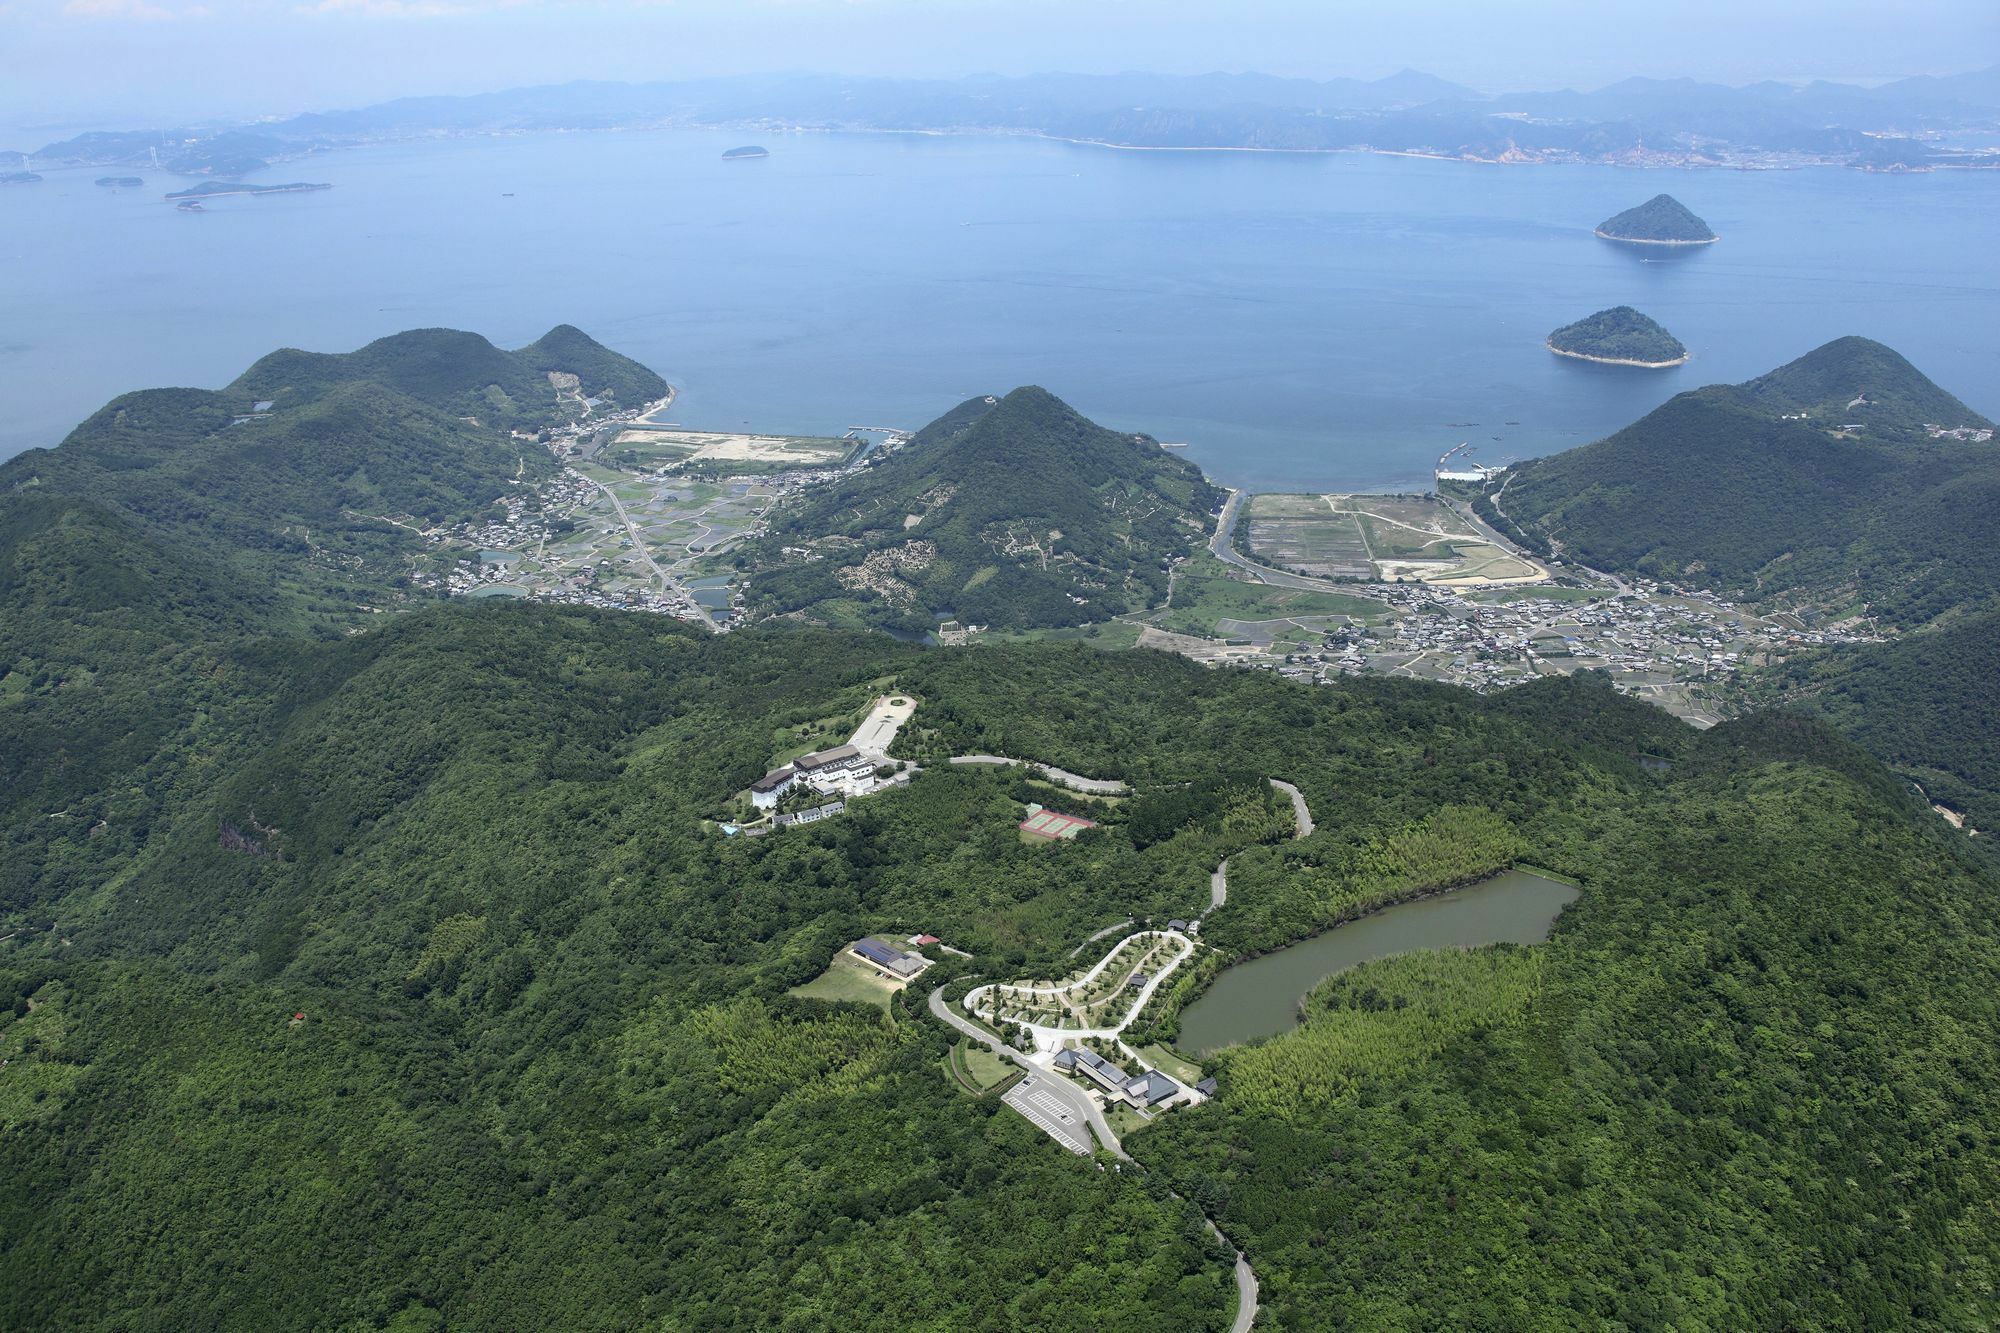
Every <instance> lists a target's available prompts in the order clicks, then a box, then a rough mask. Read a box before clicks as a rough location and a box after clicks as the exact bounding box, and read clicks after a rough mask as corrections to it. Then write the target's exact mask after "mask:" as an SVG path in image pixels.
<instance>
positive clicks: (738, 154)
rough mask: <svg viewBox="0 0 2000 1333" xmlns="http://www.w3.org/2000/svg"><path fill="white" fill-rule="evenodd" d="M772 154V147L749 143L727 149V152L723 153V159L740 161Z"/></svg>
mask: <svg viewBox="0 0 2000 1333" xmlns="http://www.w3.org/2000/svg"><path fill="white" fill-rule="evenodd" d="M770 155H771V150H770V149H768V148H762V147H759V146H758V145H756V144H749V145H746V146H744V147H742V148H731V149H729V150H727V151H726V152H724V153H723V155H722V160H723V161H725V162H738V161H741V160H743V159H745V158H751V157H769V156H770Z"/></svg>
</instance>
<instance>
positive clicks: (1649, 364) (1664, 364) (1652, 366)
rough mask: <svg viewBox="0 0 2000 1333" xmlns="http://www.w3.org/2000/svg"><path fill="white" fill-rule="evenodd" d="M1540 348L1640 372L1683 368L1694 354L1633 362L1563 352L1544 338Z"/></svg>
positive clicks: (1558, 354)
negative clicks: (1633, 368) (1626, 367)
mask: <svg viewBox="0 0 2000 1333" xmlns="http://www.w3.org/2000/svg"><path fill="white" fill-rule="evenodd" d="M1655 244H1658V245H1701V244H1704V242H1701V241H1658V242H1655ZM1542 346H1544V347H1546V348H1548V349H1549V350H1550V351H1551V352H1554V353H1555V354H1556V355H1557V356H1566V357H1569V358H1571V359H1572V360H1575V361H1595V362H1596V363H1597V364H1598V365H1600V366H1637V367H1638V368H1639V369H1641V370H1670V369H1672V368H1673V367H1675V366H1684V365H1686V364H1687V363H1688V358H1689V357H1691V356H1693V355H1694V354H1693V353H1692V352H1683V353H1681V354H1680V355H1679V356H1677V357H1675V358H1674V359H1673V360H1671V361H1634V360H1632V359H1631V358H1630V357H1622V356H1592V355H1590V353H1588V352H1565V351H1564V350H1563V349H1562V348H1560V347H1558V346H1556V345H1555V344H1554V343H1552V342H1550V341H1549V340H1548V339H1546V338H1544V339H1543V340H1542Z"/></svg>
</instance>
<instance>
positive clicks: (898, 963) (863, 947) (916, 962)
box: [852, 937, 924, 977]
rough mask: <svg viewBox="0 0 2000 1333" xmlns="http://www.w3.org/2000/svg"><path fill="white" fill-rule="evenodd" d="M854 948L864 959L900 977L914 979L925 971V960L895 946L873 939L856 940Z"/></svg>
mask: <svg viewBox="0 0 2000 1333" xmlns="http://www.w3.org/2000/svg"><path fill="white" fill-rule="evenodd" d="M852 948H853V949H854V952H855V953H856V954H858V955H859V956H861V957H862V958H865V959H867V960H868V961H869V962H871V963H874V964H876V965H877V966H878V967H880V968H882V969H883V970H884V971H886V972H892V973H894V974H895V975H896V976H899V977H913V976H915V975H916V974H917V973H919V972H921V971H923V970H924V960H923V959H921V958H914V957H912V956H910V955H909V954H906V953H904V952H903V951H902V950H901V949H898V948H896V947H895V946H894V945H889V944H884V943H882V941H880V940H878V939H875V938H873V937H870V938H868V939H865V940H856V941H855V942H854V944H853V946H852Z"/></svg>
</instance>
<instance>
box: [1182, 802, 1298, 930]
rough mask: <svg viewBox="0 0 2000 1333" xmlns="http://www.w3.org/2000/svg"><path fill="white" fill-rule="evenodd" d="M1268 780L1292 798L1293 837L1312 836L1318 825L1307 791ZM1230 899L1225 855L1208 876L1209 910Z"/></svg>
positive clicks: (1227, 865)
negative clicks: (1308, 802)
mask: <svg viewBox="0 0 2000 1333" xmlns="http://www.w3.org/2000/svg"><path fill="white" fill-rule="evenodd" d="M1267 780H1268V781H1269V782H1270V784H1271V785H1272V786H1273V787H1275V788H1277V789H1278V790H1279V791H1281V792H1283V793H1285V795H1287V796H1289V797H1291V798H1292V819H1293V828H1292V837H1293V838H1295V839H1296V838H1304V837H1308V836H1310V835H1311V833H1312V831H1313V829H1315V828H1316V827H1318V826H1317V825H1316V824H1314V823H1313V814H1312V807H1310V806H1308V805H1307V804H1306V796H1305V793H1304V792H1302V791H1300V790H1299V789H1298V788H1297V787H1294V786H1293V785H1292V784H1291V783H1289V782H1286V781H1285V780H1284V779H1282V778H1270V779H1267ZM1228 901H1229V858H1228V857H1226V856H1225V857H1223V858H1222V861H1221V863H1220V864H1219V865H1217V866H1216V867H1215V869H1214V870H1213V871H1212V872H1210V874H1209V877H1208V910H1209V911H1211V912H1213V911H1214V910H1215V909H1216V908H1218V907H1220V906H1222V905H1223V904H1224V903H1226V902H1228Z"/></svg>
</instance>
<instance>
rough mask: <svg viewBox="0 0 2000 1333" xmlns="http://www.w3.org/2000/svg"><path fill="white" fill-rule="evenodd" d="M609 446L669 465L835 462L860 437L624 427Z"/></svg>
mask: <svg viewBox="0 0 2000 1333" xmlns="http://www.w3.org/2000/svg"><path fill="white" fill-rule="evenodd" d="M612 447H613V448H614V449H618V450H621V451H630V452H634V453H639V452H644V453H646V454H648V455H650V456H651V457H653V458H655V459H657V460H658V461H659V462H661V463H663V464H665V465H666V466H668V467H675V466H679V465H680V464H683V463H747V464H752V465H755V466H760V467H766V468H786V467H837V466H839V465H840V464H842V463H844V462H846V461H847V460H848V459H849V458H851V457H853V455H854V452H855V450H857V449H859V448H860V447H861V441H859V440H848V439H835V438H833V437H831V436H820V435H750V434H742V433H735V432H721V431H684V430H628V431H623V432H621V433H620V434H619V436H618V438H617V439H616V440H614V441H613V442H612Z"/></svg>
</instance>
